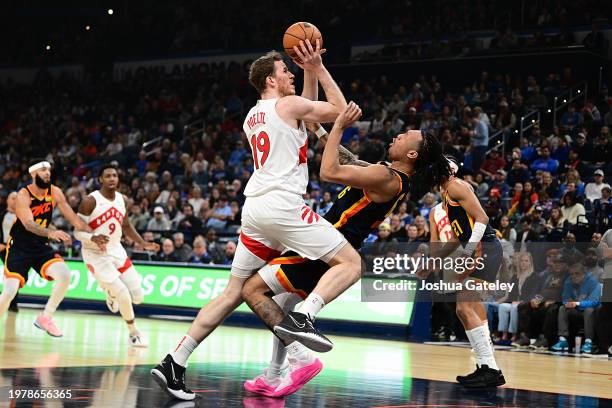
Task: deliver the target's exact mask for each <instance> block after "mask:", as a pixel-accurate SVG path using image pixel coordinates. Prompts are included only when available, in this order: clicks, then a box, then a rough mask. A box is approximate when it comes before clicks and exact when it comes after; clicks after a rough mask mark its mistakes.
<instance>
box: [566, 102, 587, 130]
mask: <svg viewBox="0 0 612 408" xmlns="http://www.w3.org/2000/svg"><path fill="white" fill-rule="evenodd" d="M581 123H582V117H581V115H580V113H579V112H576V106H575V105H574V104H573V103H572V104H570V105H569V107H568V108H567V112H565V113H564V114H563V116H561V125H562V126H563V129H564V130H568V131H571V130H573V129H574V128H575V127H576V126H578V125H580V124H581Z"/></svg>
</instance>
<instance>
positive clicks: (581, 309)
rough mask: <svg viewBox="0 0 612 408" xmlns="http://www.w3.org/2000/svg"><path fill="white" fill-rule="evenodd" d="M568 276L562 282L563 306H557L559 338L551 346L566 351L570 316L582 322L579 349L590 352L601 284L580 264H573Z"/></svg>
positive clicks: (555, 349)
mask: <svg viewBox="0 0 612 408" xmlns="http://www.w3.org/2000/svg"><path fill="white" fill-rule="evenodd" d="M569 272H570V277H569V278H567V279H566V280H565V283H564V284H563V300H562V301H563V306H561V307H560V308H559V329H558V335H559V339H558V341H557V343H556V344H555V345H554V346H553V347H552V350H553V351H567V350H568V349H569V343H568V341H567V338H568V337H569V321H570V319H571V318H574V319H581V320H583V322H584V337H585V339H584V342H583V344H582V347H581V349H580V351H581V352H582V353H585V354H590V353H591V352H592V348H593V338H594V337H595V321H594V316H593V313H594V311H595V308H596V307H598V306H599V304H600V297H601V285H600V284H599V282H597V280H596V279H595V278H594V277H593V276H591V275H587V274H586V273H585V270H584V266H582V264H573V265H572V266H571V267H570V269H569Z"/></svg>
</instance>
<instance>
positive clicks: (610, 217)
mask: <svg viewBox="0 0 612 408" xmlns="http://www.w3.org/2000/svg"><path fill="white" fill-rule="evenodd" d="M593 216H594V218H595V225H596V228H598V229H599V230H600V231H605V230H606V229H608V228H609V227H610V226H612V189H611V188H610V187H604V188H602V189H601V198H600V199H597V200H595V203H593Z"/></svg>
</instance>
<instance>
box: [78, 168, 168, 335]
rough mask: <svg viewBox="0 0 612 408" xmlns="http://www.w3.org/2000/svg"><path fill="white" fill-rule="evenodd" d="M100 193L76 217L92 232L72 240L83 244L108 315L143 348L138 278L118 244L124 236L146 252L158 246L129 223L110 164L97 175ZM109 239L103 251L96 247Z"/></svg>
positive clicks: (94, 194) (86, 202) (87, 199)
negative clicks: (123, 325)
mask: <svg viewBox="0 0 612 408" xmlns="http://www.w3.org/2000/svg"><path fill="white" fill-rule="evenodd" d="M98 177H99V182H100V185H101V187H100V190H97V191H94V192H93V193H91V194H90V195H88V196H87V197H85V198H84V199H83V201H81V205H80V206H79V216H80V217H81V218H82V219H83V220H84V221H85V222H86V223H88V224H89V226H90V227H91V228H92V230H93V233H86V232H78V233H76V234H75V237H76V238H77V239H79V240H80V241H82V242H83V251H82V255H83V261H84V262H85V264H86V265H87V269H89V272H91V273H92V274H93V275H94V277H95V278H96V280H97V281H98V284H99V285H100V287H101V288H102V289H104V290H105V291H106V294H107V302H106V303H107V305H108V308H109V309H110V311H111V312H113V313H117V312H119V313H120V314H121V317H122V318H123V320H125V322H126V323H127V326H128V330H129V344H130V345H131V346H134V347H146V346H147V343H146V341H145V339H144V337H143V336H142V334H141V333H140V332H139V331H138V329H137V328H136V324H135V322H134V321H135V317H134V308H133V307H132V304H136V305H137V304H139V303H142V301H143V298H144V295H143V293H142V288H141V286H140V284H141V280H142V279H141V276H140V275H139V274H138V272H136V269H134V266H133V265H132V261H131V260H130V258H128V256H127V253H126V252H125V249H124V248H123V246H122V245H121V237H122V236H123V233H125V235H126V236H127V237H128V238H129V239H131V240H133V241H134V242H136V243H137V244H139V245H141V246H142V247H143V248H144V249H146V250H149V251H155V252H157V251H159V245H158V244H156V243H154V242H146V241H145V240H144V239H142V237H141V236H140V234H139V233H138V232H137V231H136V230H135V229H134V227H133V226H132V224H131V223H130V221H129V219H128V217H127V213H126V203H127V199H126V197H125V196H124V195H123V194H121V193H119V192H117V186H118V185H119V173H118V172H117V169H116V167H115V166H113V165H110V164H108V165H104V166H102V168H101V169H100V172H99V176H98ZM101 237H108V238H107V240H106V241H107V242H106V247H105V250H102V249H100V247H99V244H100V243H103V242H104V239H103V238H101Z"/></svg>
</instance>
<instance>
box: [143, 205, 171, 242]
mask: <svg viewBox="0 0 612 408" xmlns="http://www.w3.org/2000/svg"><path fill="white" fill-rule="evenodd" d="M147 230H149V231H155V232H158V231H169V230H170V221H168V219H167V218H166V216H165V215H164V209H163V208H162V207H155V208H154V209H153V218H151V219H150V220H149V223H148V224H147ZM155 235H156V236H157V237H160V236H161V234H155Z"/></svg>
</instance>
